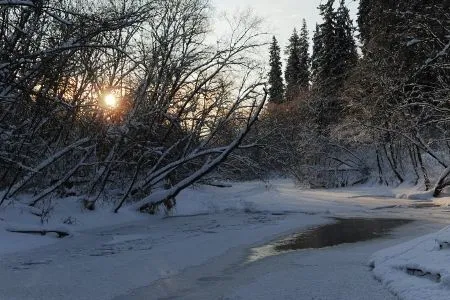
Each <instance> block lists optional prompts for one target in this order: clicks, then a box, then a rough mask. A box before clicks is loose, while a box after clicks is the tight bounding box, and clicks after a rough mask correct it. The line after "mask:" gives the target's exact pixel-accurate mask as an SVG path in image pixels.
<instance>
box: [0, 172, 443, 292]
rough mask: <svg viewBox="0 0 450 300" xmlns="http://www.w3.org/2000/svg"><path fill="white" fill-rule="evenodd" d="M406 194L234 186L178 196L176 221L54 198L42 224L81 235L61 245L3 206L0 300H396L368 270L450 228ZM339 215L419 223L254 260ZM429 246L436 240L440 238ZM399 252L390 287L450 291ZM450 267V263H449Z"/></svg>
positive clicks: (26, 216)
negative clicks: (255, 254)
mask: <svg viewBox="0 0 450 300" xmlns="http://www.w3.org/2000/svg"><path fill="white" fill-rule="evenodd" d="M406 192H408V188H407V187H405V188H403V189H402V190H388V189H384V188H379V187H375V188H374V187H359V188H352V189H342V190H328V191H320V190H317V191H313V190H299V189H298V188H296V187H295V186H294V185H293V184H292V183H291V182H288V181H273V182H271V183H269V184H266V183H261V182H249V183H235V184H233V187H231V188H217V187H208V186H201V187H195V188H191V189H188V190H186V191H184V192H183V193H182V194H181V195H179V196H178V198H177V205H178V206H177V209H176V211H175V212H174V213H173V214H172V215H171V216H168V217H167V216H164V215H160V216H145V215H142V214H138V213H135V212H132V211H130V210H127V209H124V210H122V212H120V213H119V214H113V213H112V212H111V208H110V207H107V206H105V207H99V209H98V210H97V211H95V212H90V211H83V210H82V209H81V208H80V207H81V205H80V204H79V203H78V202H77V201H76V200H75V199H70V198H68V199H61V200H59V201H57V202H56V206H55V207H54V209H53V211H52V213H51V218H50V219H49V221H48V223H45V224H44V225H45V227H46V228H49V229H52V228H60V227H62V226H63V228H62V229H63V230H67V231H69V232H70V233H71V235H70V236H69V237H65V238H61V239H58V238H56V236H51V235H49V236H47V235H46V236H40V235H39V236H36V235H31V234H19V233H12V232H9V231H7V230H6V229H11V228H30V227H32V228H35V227H40V226H41V225H40V220H39V218H37V217H35V216H33V215H31V214H30V212H29V209H28V208H27V207H24V206H21V205H19V204H18V203H15V204H14V205H9V206H7V207H4V208H1V209H0V278H1V280H0V299H113V298H115V297H118V299H157V298H158V297H169V296H178V297H180V299H188V298H190V299H211V297H212V299H217V298H220V297H222V298H223V299H274V298H278V299H313V297H316V299H389V298H388V297H390V294H389V293H388V292H387V291H386V290H385V289H384V288H383V287H382V285H381V284H380V283H379V282H377V281H376V280H374V279H373V276H372V274H371V273H370V270H369V268H368V259H369V257H370V256H371V255H372V254H373V253H374V252H375V251H378V250H381V249H383V248H386V247H389V246H393V245H396V244H398V243H400V242H402V241H405V242H406V241H407V240H409V239H412V238H414V237H418V236H420V235H423V234H428V233H430V232H433V231H436V230H438V229H440V228H442V227H444V226H445V225H446V223H447V222H448V221H450V220H447V219H448V218H447V215H448V212H447V211H446V208H444V207H434V208H424V209H416V208H411V207H409V206H410V205H411V204H412V203H415V202H414V201H412V200H408V199H404V198H405V197H403V198H402V197H399V196H398V195H400V194H402V193H403V194H404V193H406ZM444 200H445V199H444ZM444 200H442V199H441V200H440V201H441V202H442V201H444ZM444 202H445V201H444ZM331 216H342V217H345V216H351V217H355V216H360V217H401V218H411V219H417V220H421V221H418V222H414V223H412V224H411V225H407V226H405V227H404V228H403V229H401V230H400V229H399V230H398V231H396V234H395V235H394V237H395V239H394V238H392V237H391V238H384V239H379V240H374V241H371V242H364V243H358V244H349V245H341V246H337V247H331V248H326V249H321V250H304V251H298V252H292V253H289V254H284V255H280V256H275V257H271V258H267V259H264V260H261V261H258V262H256V263H252V264H245V263H244V262H245V257H246V255H248V249H249V248H251V247H253V246H256V245H261V244H264V243H266V242H268V241H270V240H273V239H274V238H276V237H278V236H284V235H285V234H287V233H290V232H293V231H298V230H301V229H302V228H303V229H304V228H307V227H310V226H314V225H317V224H322V223H325V222H330V219H329V218H328V217H331ZM440 235H441V236H443V235H445V233H444V232H441V233H440ZM422 239H426V241H428V242H429V243H431V241H434V239H435V238H434V237H433V235H429V236H427V237H422ZM409 243H410V244H405V245H403V246H402V245H400V246H397V247H400V248H401V247H409V248H411V247H412V246H411V245H414V244H411V242H409ZM416 244H418V245H422V243H416ZM425 244H426V245H428V244H427V243H424V245H425ZM408 245H409V246H408ZM444 246H445V245H444ZM400 248H393V250H383V251H382V252H380V254H377V255H375V256H374V258H373V263H374V265H375V269H374V271H375V274H376V276H377V277H378V278H379V279H380V280H381V281H382V282H383V283H384V284H386V285H387V286H388V288H389V289H391V291H393V292H395V293H397V294H399V295H400V296H402V297H408V294H407V293H402V292H401V291H400V289H402V288H403V284H402V283H401V280H404V278H410V279H409V280H411V282H412V281H414V280H415V281H417V280H419V281H420V282H422V281H423V282H425V283H424V284H423V285H422V286H423V289H426V288H429V289H430V291H431V290H436V289H440V290H441V292H442V291H446V288H445V287H443V286H445V282H446V281H448V280H446V279H445V278H446V277H445V276H447V275H446V274H448V273H445V272H443V271H442V269H439V271H440V272H439V274H441V279H440V282H433V281H430V280H429V279H428V278H427V277H426V276H425V277H424V278H422V277H420V276H412V275H410V274H408V273H407V272H406V273H405V272H403V273H402V272H401V267H400V268H396V267H395V266H398V264H397V262H398V260H400V259H405V257H404V256H402V255H403V254H400V253H401V252H402V251H401V250H398V249H400ZM409 248H408V249H409ZM413 248H414V247H413ZM402 249H404V248H402ZM414 249H415V250H417V251H418V252H417V253H418V256H416V257H411V256H409V257H407V259H409V261H408V263H411V264H412V263H417V264H419V263H423V264H427V263H430V264H429V265H423V266H425V267H428V266H429V269H426V270H431V271H433V272H435V271H436V269H435V266H436V264H437V263H438V261H440V259H441V258H442V259H445V257H444V256H445V252H446V251H450V249H449V250H445V249H442V250H439V251H438V250H436V247H435V244H434V248H427V247H425V246H424V247H422V246H420V247H415V248H414ZM415 250H414V251H415ZM420 253H422V254H423V255H425V254H426V255H427V256H429V255H430V253H431V255H434V254H436V256H435V257H436V259H435V260H433V259H429V260H427V261H423V262H422V261H419V260H415V259H416V258H417V257H419V256H420V255H419V254H420ZM439 255H440V256H439ZM443 255H444V256H443ZM447 261H448V260H447ZM448 265H449V266H450V264H448ZM393 266H394V267H393ZM440 266H441V268H444V267H445V264H443V263H442V261H441V263H440ZM392 268H394V269H395V270H399V271H398V272H399V273H400V275H398V276H394V278H393V279H392V278H391V277H389V276H391V274H393V272H390V270H391V269H392ZM416 275H417V274H416ZM405 276H406V277H405ZM394 281H395V282H398V284H393V282H394ZM436 286H438V287H436ZM155 287H156V288H155ZM198 287H201V288H200V289H199V288H198ZM361 291H366V292H365V293H364V294H361ZM448 292H449V293H448V295H449V296H450V289H448ZM436 295H437V294H436ZM441 295H442V294H441ZM409 299H415V298H409ZM436 299H437V298H436ZM439 299H442V297H440V298H439Z"/></svg>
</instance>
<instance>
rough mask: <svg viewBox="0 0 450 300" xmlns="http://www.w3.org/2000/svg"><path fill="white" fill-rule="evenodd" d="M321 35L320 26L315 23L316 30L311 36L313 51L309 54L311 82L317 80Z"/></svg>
mask: <svg viewBox="0 0 450 300" xmlns="http://www.w3.org/2000/svg"><path fill="white" fill-rule="evenodd" d="M322 46H323V45H322V36H321V33H320V26H319V24H316V30H315V31H314V36H313V52H312V55H311V77H312V78H311V80H312V81H313V82H317V81H318V79H317V77H318V71H319V66H320V64H321V63H320V59H321V56H320V54H321V53H322Z"/></svg>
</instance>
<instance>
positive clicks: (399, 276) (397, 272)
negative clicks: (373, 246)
mask: <svg viewBox="0 0 450 300" xmlns="http://www.w3.org/2000/svg"><path fill="white" fill-rule="evenodd" d="M449 245H450V226H448V227H446V228H444V229H442V230H441V231H439V232H437V233H433V234H429V235H426V236H423V237H420V238H417V239H414V240H412V241H409V242H406V243H403V244H400V245H397V246H394V247H392V248H388V249H384V250H381V251H379V252H377V253H375V254H374V255H373V256H372V258H371V260H370V265H371V267H372V268H373V273H374V275H375V277H376V278H377V279H379V280H380V281H381V282H382V283H383V284H384V285H385V286H386V287H387V288H388V289H389V290H390V291H391V292H393V293H394V294H396V295H398V296H399V298H401V299H411V300H412V299H430V300H434V299H436V300H437V299H449V298H450V247H449Z"/></svg>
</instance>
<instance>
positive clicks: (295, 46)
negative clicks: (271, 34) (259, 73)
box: [284, 29, 301, 101]
mask: <svg viewBox="0 0 450 300" xmlns="http://www.w3.org/2000/svg"><path fill="white" fill-rule="evenodd" d="M285 53H286V55H287V56H288V59H287V63H286V71H285V73H284V78H285V80H286V100H287V101H290V100H292V99H293V98H294V97H295V96H296V95H297V94H298V93H299V91H300V73H301V69H300V66H301V62H300V37H299V35H298V33H297V30H296V29H294V32H293V33H292V35H291V37H290V38H289V45H288V46H287V48H286V52H285Z"/></svg>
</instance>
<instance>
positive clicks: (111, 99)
mask: <svg viewBox="0 0 450 300" xmlns="http://www.w3.org/2000/svg"><path fill="white" fill-rule="evenodd" d="M104 101H105V104H106V106H108V107H110V108H115V107H117V105H118V104H119V100H118V99H117V97H116V96H115V95H113V94H107V95H105V97H104Z"/></svg>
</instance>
